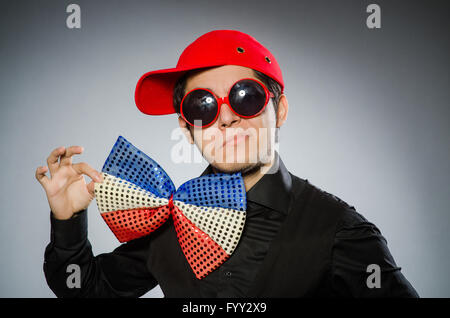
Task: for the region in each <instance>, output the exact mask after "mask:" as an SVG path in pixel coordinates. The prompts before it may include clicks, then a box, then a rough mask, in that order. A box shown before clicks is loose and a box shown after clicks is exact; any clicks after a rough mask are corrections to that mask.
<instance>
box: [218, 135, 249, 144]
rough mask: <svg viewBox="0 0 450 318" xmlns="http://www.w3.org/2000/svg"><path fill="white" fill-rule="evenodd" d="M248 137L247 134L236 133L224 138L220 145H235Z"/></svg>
mask: <svg viewBox="0 0 450 318" xmlns="http://www.w3.org/2000/svg"><path fill="white" fill-rule="evenodd" d="M248 137H249V136H248V135H247V134H237V135H233V136H230V137H228V138H227V139H225V141H224V142H223V144H222V147H227V146H234V145H237V144H238V143H240V142H243V141H245V140H246V139H247V138H248Z"/></svg>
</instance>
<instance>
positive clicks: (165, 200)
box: [94, 136, 247, 279]
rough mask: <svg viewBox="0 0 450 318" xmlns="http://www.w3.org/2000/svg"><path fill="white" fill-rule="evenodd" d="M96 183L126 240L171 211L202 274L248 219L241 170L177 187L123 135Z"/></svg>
mask: <svg viewBox="0 0 450 318" xmlns="http://www.w3.org/2000/svg"><path fill="white" fill-rule="evenodd" d="M102 174H103V182H101V183H95V184H94V193H95V199H96V201H97V206H98V209H99V211H100V213H101V216H102V218H103V220H104V221H105V222H106V224H107V225H108V227H109V228H110V229H111V231H112V232H113V233H114V235H115V236H116V237H117V239H118V240H119V241H120V242H121V243H123V242H128V241H130V240H134V239H137V238H139V237H142V236H145V235H149V234H151V233H152V232H153V231H155V230H156V229H158V228H159V227H160V226H161V225H162V224H163V223H164V222H166V221H167V220H168V218H169V217H171V215H172V219H173V221H174V226H175V231H176V234H177V237H178V240H179V242H180V246H181V249H182V251H183V253H184V255H185V256H186V259H187V261H188V263H189V265H190V266H191V268H192V270H193V272H194V274H195V276H196V277H197V278H198V279H202V278H203V277H205V276H206V275H208V274H209V273H210V272H212V271H213V270H215V269H216V268H217V267H218V266H220V265H221V264H222V263H223V262H224V261H225V260H226V259H227V258H228V257H229V256H230V255H231V254H232V253H233V251H234V250H235V248H236V246H237V244H238V242H239V239H240V237H241V233H242V230H243V227H244V224H245V217H246V212H245V210H246V205H247V202H246V193H245V187H244V181H243V179H242V176H241V174H239V173H237V174H211V175H206V176H201V177H199V178H195V179H192V180H189V181H187V182H186V183H184V184H183V185H182V186H181V187H180V188H179V189H178V191H175V186H174V185H173V182H172V180H171V179H170V178H169V176H168V175H167V174H166V172H165V171H164V170H163V169H162V168H161V167H160V166H159V165H158V164H157V163H156V162H155V161H153V160H152V159H151V158H150V157H148V156H147V155H146V154H144V153H143V152H141V151H140V150H139V149H137V148H136V147H134V146H133V145H132V144H131V143H129V142H128V141H127V140H126V139H125V138H123V137H122V136H119V138H118V139H117V141H116V143H115V145H114V147H113V149H112V150H111V152H110V154H109V156H108V158H107V160H106V162H105V164H104V166H103V169H102Z"/></svg>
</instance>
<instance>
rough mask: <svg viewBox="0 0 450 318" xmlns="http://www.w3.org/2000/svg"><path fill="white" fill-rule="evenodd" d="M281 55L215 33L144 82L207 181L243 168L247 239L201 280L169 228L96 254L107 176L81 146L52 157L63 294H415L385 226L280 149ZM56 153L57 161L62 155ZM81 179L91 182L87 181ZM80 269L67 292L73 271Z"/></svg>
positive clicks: (49, 184)
mask: <svg viewBox="0 0 450 318" xmlns="http://www.w3.org/2000/svg"><path fill="white" fill-rule="evenodd" d="M283 92H284V82H283V78H282V75H281V70H280V68H279V65H278V63H277V61H276V59H275V57H274V56H273V55H272V54H271V53H270V52H269V51H268V50H267V49H266V48H265V47H264V46H262V45H261V44H260V43H259V42H257V41H256V40H255V39H254V38H253V37H251V36H249V35H247V34H244V33H242V32H239V31H234V30H215V31H211V32H208V33H206V34H204V35H202V36H201V37H200V38H198V39H197V40H196V41H194V42H193V43H192V44H190V45H189V46H188V47H187V48H186V49H185V50H184V51H183V53H182V55H181V56H180V59H179V61H178V64H177V67H176V68H172V69H165V70H158V71H152V72H148V73H146V74H144V75H143V76H142V77H141V79H140V80H139V82H138V84H137V87H136V93H135V99H136V104H137V107H138V108H139V109H140V110H141V111H142V112H143V113H145V114H149V115H163V114H170V113H178V114H179V118H178V123H179V126H180V127H181V129H182V130H183V131H184V132H185V134H186V137H187V138H188V140H189V142H191V143H195V144H196V145H197V146H198V148H199V150H200V151H201V152H202V154H203V156H204V157H205V159H206V160H207V161H208V162H209V163H210V165H209V166H208V168H207V169H206V170H205V172H204V173H203V174H209V173H216V172H222V173H234V172H241V173H242V176H243V178H244V183H245V188H246V194H247V217H246V221H245V226H244V230H243V233H242V235H241V238H240V241H239V243H238V245H237V247H236V249H235V251H234V253H233V254H232V255H231V257H230V258H229V259H228V260H226V261H225V262H224V263H223V264H222V265H220V266H219V268H217V269H215V270H214V271H213V272H211V273H210V274H208V275H207V276H206V277H205V278H203V279H197V278H196V277H195V275H194V273H193V272H192V270H191V268H190V267H189V264H188V262H187V261H186V258H185V257H184V255H183V253H182V251H181V248H180V243H179V242H178V240H177V236H176V232H175V229H174V225H173V222H171V221H170V220H169V221H167V222H165V223H164V224H163V225H162V226H161V227H160V228H158V229H157V230H156V231H155V232H153V233H151V234H150V235H147V236H144V237H142V238H139V239H135V240H132V241H129V242H127V243H124V244H122V245H120V246H119V247H118V248H116V249H115V250H114V251H113V252H111V253H104V254H100V255H97V256H95V257H94V256H93V254H92V250H91V245H90V243H89V241H88V240H87V216H86V213H87V206H88V205H89V203H90V201H91V200H92V199H93V197H94V181H95V182H102V176H101V175H100V174H99V173H98V172H97V171H95V170H94V169H93V168H91V167H90V166H89V165H87V164H86V163H78V164H72V161H71V160H72V156H73V155H75V154H80V153H81V152H82V151H83V149H82V147H78V146H73V147H69V148H67V149H65V148H64V147H60V148H58V149H55V150H54V151H53V152H52V153H51V154H50V156H49V158H48V160H47V163H48V167H49V170H50V173H51V175H52V178H51V179H49V178H48V177H47V176H45V172H46V170H47V168H46V167H40V168H38V169H37V171H36V178H37V179H38V180H39V182H40V183H41V184H42V185H43V187H44V189H45V191H46V194H47V198H48V201H49V204H50V208H51V213H50V215H51V242H50V244H49V245H48V246H47V248H46V251H45V262H44V272H45V276H46V279H47V282H48V284H49V286H50V288H51V289H52V290H53V291H54V292H55V294H56V295H57V296H60V297H138V296H141V295H143V294H144V293H146V292H147V291H149V290H150V289H152V288H153V287H155V286H156V285H157V284H159V285H160V287H161V289H162V291H163V293H164V295H165V296H166V297H254V296H256V297H305V296H306V297H418V294H417V293H416V291H415V290H414V288H413V287H412V286H411V285H410V284H409V282H408V281H407V280H406V279H405V277H404V276H403V275H402V274H401V272H400V267H398V266H397V265H396V264H395V262H394V259H393V257H392V256H391V254H390V252H389V250H388V248H387V243H386V240H385V239H384V237H383V236H382V235H381V233H380V231H379V230H378V228H377V227H376V226H375V225H374V224H372V223H370V222H369V221H367V220H366V219H365V218H364V217H363V216H362V215H360V214H359V213H357V212H356V211H355V209H354V207H352V206H350V205H348V204H347V203H346V202H344V201H342V200H341V199H339V198H337V197H335V196H333V195H331V194H329V193H327V192H325V191H322V190H320V189H319V188H317V187H315V186H313V185H312V184H310V183H308V181H307V180H304V179H301V178H298V177H296V176H294V175H292V174H291V173H289V172H288V170H287V169H286V167H285V166H284V164H283V162H282V160H281V158H280V157H279V155H278V153H277V152H276V151H274V150H275V148H276V139H277V133H278V132H277V130H278V129H279V128H280V127H281V126H282V125H283V123H284V122H285V121H286V118H287V114H288V108H289V107H288V101H287V98H286V96H285V94H283ZM59 157H60V162H58V158H59ZM83 174H86V175H88V176H89V177H91V178H92V179H93V181H92V182H91V183H89V184H88V185H86V184H85V182H84V178H83ZM70 264H77V265H78V266H80V269H81V284H80V286H79V288H69V287H68V286H67V284H66V280H67V277H68V273H67V266H68V265H70Z"/></svg>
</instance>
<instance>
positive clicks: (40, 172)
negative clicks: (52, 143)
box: [35, 166, 50, 189]
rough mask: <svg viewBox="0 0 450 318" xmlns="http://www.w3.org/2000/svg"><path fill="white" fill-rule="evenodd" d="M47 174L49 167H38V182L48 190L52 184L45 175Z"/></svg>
mask: <svg viewBox="0 0 450 318" xmlns="http://www.w3.org/2000/svg"><path fill="white" fill-rule="evenodd" d="M46 172H47V167H45V166H43V167H38V168H37V169H36V173H35V176H36V179H37V181H39V183H40V184H41V185H42V186H43V187H44V189H46V188H47V185H48V184H49V182H50V179H49V178H48V177H47V176H46V175H45V173H46Z"/></svg>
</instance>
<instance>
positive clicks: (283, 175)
mask: <svg viewBox="0 0 450 318" xmlns="http://www.w3.org/2000/svg"><path fill="white" fill-rule="evenodd" d="M274 171H275V172H274ZM270 172H271V173H266V174H265V175H264V176H262V178H261V179H259V180H258V182H257V183H256V184H255V185H254V186H253V187H252V188H251V189H250V191H248V192H247V201H251V202H255V203H257V204H260V205H263V206H265V207H268V208H270V209H272V210H275V211H278V212H281V213H284V214H288V211H289V203H290V199H291V187H292V179H291V175H290V173H289V171H288V170H287V169H286V167H285V165H284V163H283V161H282V160H281V158H280V156H279V155H278V153H276V156H275V162H274V164H273V166H272V168H271V169H270ZM210 173H213V170H212V166H211V165H209V166H208V167H207V168H206V169H205V171H203V173H202V174H201V175H202V176H203V175H206V174H210Z"/></svg>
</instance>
